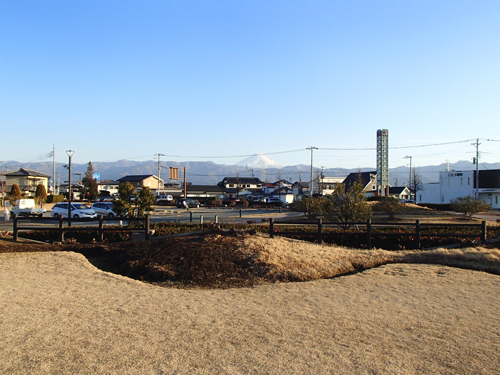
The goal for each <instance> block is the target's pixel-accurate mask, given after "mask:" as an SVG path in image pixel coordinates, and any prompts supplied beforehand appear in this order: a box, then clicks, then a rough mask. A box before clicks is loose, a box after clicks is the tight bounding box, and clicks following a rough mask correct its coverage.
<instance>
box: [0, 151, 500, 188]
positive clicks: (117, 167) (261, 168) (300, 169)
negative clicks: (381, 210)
mask: <svg viewBox="0 0 500 375" xmlns="http://www.w3.org/2000/svg"><path fill="white" fill-rule="evenodd" d="M258 158H259V159H261V160H262V161H263V164H258V163H253V159H250V160H247V161H246V162H245V161H242V162H240V163H238V164H235V165H226V164H216V163H213V162H176V161H162V162H161V165H162V168H161V171H160V177H161V178H162V179H163V180H164V181H165V182H170V180H169V169H168V167H178V168H183V167H186V169H187V181H188V182H191V183H192V184H194V185H215V184H217V183H218V182H219V181H221V180H222V179H223V178H224V177H235V176H236V175H238V176H239V177H252V176H253V177H258V178H260V179H261V180H263V181H269V182H274V181H277V180H278V179H279V178H281V179H286V180H289V181H291V182H295V181H309V180H310V176H311V166H310V165H305V164H300V165H294V166H287V167H282V168H278V167H276V166H273V162H274V161H273V160H272V159H270V158H268V157H262V156H259V157H258ZM64 165H65V164H63V163H56V178H59V183H61V184H62V183H64V182H65V181H67V180H68V170H67V169H66V168H64ZM0 166H1V171H2V172H5V171H6V167H5V166H8V167H9V168H8V169H9V170H16V169H19V168H30V169H34V170H37V171H39V172H43V173H46V174H48V175H51V176H52V175H53V170H52V162H37V163H19V162H17V161H12V160H9V161H2V162H0ZM92 166H93V168H94V172H95V173H99V174H100V179H101V180H116V179H118V178H120V177H124V176H126V175H138V174H154V175H158V163H157V162H156V161H143V162H139V161H130V160H118V161H116V162H95V163H94V162H93V163H92ZM87 167H88V163H87V164H72V172H73V174H74V175H73V176H72V181H77V180H78V179H80V178H81V177H83V176H84V175H85V172H86V171H87ZM449 167H450V170H456V171H466V170H474V169H475V165H473V164H472V163H471V162H469V161H459V162H457V163H453V164H450V165H449ZM375 169H376V168H361V169H346V168H326V169H324V170H323V174H324V175H325V176H326V177H345V176H347V175H348V174H349V173H351V172H358V171H361V172H367V171H375ZM479 169H480V170H484V169H500V163H482V164H480V168H479ZM445 170H446V165H445V164H440V165H433V166H425V167H417V168H416V171H417V172H418V173H419V174H420V176H421V178H422V181H423V182H424V183H428V182H437V181H438V178H439V173H438V172H440V171H445ZM321 172H322V171H321V169H320V168H316V167H315V168H314V169H313V177H314V178H316V177H317V176H318V175H319V174H320V173H321ZM78 174H81V175H82V176H79V175H78ZM181 174H182V173H181V172H180V173H179V175H181ZM409 175H410V171H409V168H408V167H397V168H390V169H389V178H390V180H389V181H390V183H391V185H392V186H404V184H405V183H407V182H408V179H409ZM58 176H59V177H58Z"/></svg>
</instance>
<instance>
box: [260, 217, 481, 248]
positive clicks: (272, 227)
mask: <svg viewBox="0 0 500 375" xmlns="http://www.w3.org/2000/svg"><path fill="white" fill-rule="evenodd" d="M342 224H343V223H334V222H323V219H318V220H317V222H316V223H304V222H303V221H275V220H274V219H270V220H269V236H270V237H271V238H273V237H274V236H275V235H276V230H277V225H282V226H284V225H307V226H312V225H314V226H317V230H316V232H312V233H311V234H308V233H304V232H287V231H283V230H279V234H280V235H284V236H286V235H302V236H304V235H312V236H316V238H317V241H318V243H319V244H322V243H323V228H325V227H332V226H340V225H342ZM350 224H351V226H357V227H358V229H360V227H361V228H364V232H355V233H353V232H346V231H344V232H337V233H336V234H337V235H344V236H351V235H359V234H365V236H366V247H367V248H368V249H371V248H372V238H373V237H376V236H387V237H393V236H394V237H399V238H401V237H411V236H414V237H415V248H416V249H420V248H421V247H422V245H421V239H422V237H456V238H477V237H479V238H480V240H481V243H482V244H484V243H485V242H486V238H487V230H486V221H482V222H481V224H423V223H420V220H416V221H415V222H414V223H397V224H395V223H376V224H373V223H372V221H371V220H370V219H368V220H367V221H366V222H362V223H350ZM403 226H404V227H414V228H415V232H412V233H396V232H393V233H374V232H373V231H372V229H373V228H374V227H384V228H387V227H393V228H398V227H403ZM424 227H425V228H432V227H440V228H455V227H458V228H466V227H467V228H477V229H479V230H480V233H479V234H464V233H458V234H455V233H422V228H424Z"/></svg>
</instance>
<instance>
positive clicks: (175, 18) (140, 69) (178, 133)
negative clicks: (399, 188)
mask: <svg viewBox="0 0 500 375" xmlns="http://www.w3.org/2000/svg"><path fill="white" fill-rule="evenodd" d="M499 99H500V1H498V0H493V1H480V0H479V1H460V0H452V1H447V0H440V1H435V0H432V1H426V0H421V1H404V0H394V1H356V0H354V1H331V0H330V1H293V0H287V1H272V0H265V1H258V0H251V1H240V0H233V1H206V0H202V1H189V0H187V1H167V0H162V1H154V0H148V1H142V0H140V1H139V0H137V1H127V0H120V1H111V0H110V1H91V0H86V1H43V0H40V1H23V0H16V1H3V2H1V3H0V124H1V130H2V136H3V137H2V145H1V148H0V160H4V161H6V160H16V161H20V162H36V161H40V159H43V158H47V156H46V155H47V154H48V153H49V152H51V151H52V146H53V144H55V148H56V161H58V162H66V161H67V156H66V154H65V150H68V149H72V150H74V151H75V154H74V156H73V162H75V163H88V162H89V161H92V162H99V161H101V162H102V161H116V160H120V159H129V160H138V161H143V160H152V159H156V157H155V156H154V154H158V153H161V154H164V155H165V156H162V160H175V161H209V160H210V161H214V162H216V163H221V164H234V163H236V162H238V161H240V160H241V159H244V158H245V157H246V156H248V155H251V154H255V153H266V154H268V155H269V156H270V157H272V158H273V159H274V160H276V161H277V162H278V163H280V164H282V165H293V164H309V163H310V151H308V150H306V148H307V147H309V146H314V147H318V150H315V151H314V165H315V166H317V167H319V166H324V167H327V168H333V167H343V168H361V167H375V165H376V160H375V151H374V148H375V145H376V143H375V142H376V131H377V129H389V144H390V147H391V151H390V153H389V156H390V157H389V159H390V167H391V168H392V167H397V166H401V165H407V164H408V159H403V157H404V156H405V155H410V156H412V157H413V165H414V166H423V165H436V164H441V163H444V162H445V161H446V160H447V159H448V160H449V161H450V162H455V161H458V160H471V158H472V157H473V156H474V152H475V148H474V146H472V145H471V143H472V141H470V140H471V139H472V140H474V139H476V138H480V142H481V145H480V150H481V152H482V159H481V160H482V161H483V162H498V161H500V150H499V146H500V143H499V142H498V140H500V121H499V120H500V100H499ZM487 139H491V140H494V141H487ZM457 141H464V142H462V143H451V144H449V145H440V146H432V147H417V148H407V149H405V148H396V147H407V146H420V145H428V144H436V143H444V142H457ZM341 148H344V149H357V150H332V149H341ZM392 148H394V149H392ZM327 149H330V150H327ZM286 151H290V152H286Z"/></svg>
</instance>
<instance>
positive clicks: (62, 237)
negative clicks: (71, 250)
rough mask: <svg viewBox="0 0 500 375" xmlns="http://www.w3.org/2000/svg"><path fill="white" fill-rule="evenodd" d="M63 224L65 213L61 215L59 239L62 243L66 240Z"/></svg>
mask: <svg viewBox="0 0 500 375" xmlns="http://www.w3.org/2000/svg"><path fill="white" fill-rule="evenodd" d="M63 224H64V217H63V215H61V216H59V241H60V242H61V243H63V242H64V229H63Z"/></svg>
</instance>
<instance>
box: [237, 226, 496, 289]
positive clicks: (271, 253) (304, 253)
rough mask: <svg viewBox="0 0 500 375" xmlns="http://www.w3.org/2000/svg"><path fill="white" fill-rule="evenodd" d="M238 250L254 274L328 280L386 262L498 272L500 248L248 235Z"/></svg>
mask: <svg viewBox="0 0 500 375" xmlns="http://www.w3.org/2000/svg"><path fill="white" fill-rule="evenodd" d="M238 251H239V252H240V253H241V254H243V255H245V256H246V257H247V258H248V259H251V261H252V262H253V263H254V273H255V275H256V276H258V277H263V278H265V279H267V280H270V281H271V280H272V281H310V280H318V279H328V278H332V277H335V276H340V275H345V274H348V273H351V272H356V271H362V270H365V269H370V268H374V267H377V266H380V265H384V264H389V263H427V264H441V265H445V266H450V267H459V268H467V269H473V270H480V271H486V272H490V273H494V274H500V250H498V249H490V248H486V247H477V248H465V249H437V250H432V251H404V252H392V251H387V250H381V249H374V250H358V249H350V248H344V247H339V246H332V245H317V244H312V243H307V242H302V241H298V240H293V239H289V238H284V237H275V238H273V239H271V238H268V237H266V236H262V235H256V236H249V237H246V238H245V239H244V241H242V242H241V243H240V246H239V248H238Z"/></svg>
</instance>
